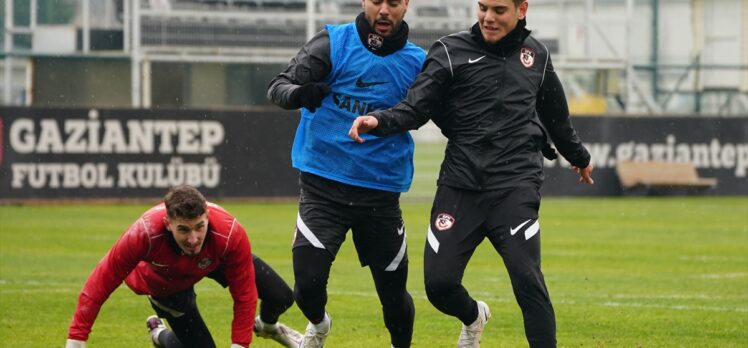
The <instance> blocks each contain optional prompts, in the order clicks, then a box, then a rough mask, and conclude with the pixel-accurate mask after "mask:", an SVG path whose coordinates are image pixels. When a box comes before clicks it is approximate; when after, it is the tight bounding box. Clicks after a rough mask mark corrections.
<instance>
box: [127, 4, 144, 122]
mask: <svg viewBox="0 0 748 348" xmlns="http://www.w3.org/2000/svg"><path fill="white" fill-rule="evenodd" d="M131 2H132V11H131V12H130V13H131V14H132V37H131V39H132V45H131V46H130V47H131V48H132V51H131V52H130V65H131V67H130V81H131V84H132V85H131V88H130V93H131V99H132V107H133V108H139V107H141V99H140V94H141V92H142V91H141V78H142V75H141V74H142V72H141V60H142V57H141V56H140V54H141V53H140V0H131Z"/></svg>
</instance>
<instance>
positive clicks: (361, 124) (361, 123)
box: [348, 115, 379, 143]
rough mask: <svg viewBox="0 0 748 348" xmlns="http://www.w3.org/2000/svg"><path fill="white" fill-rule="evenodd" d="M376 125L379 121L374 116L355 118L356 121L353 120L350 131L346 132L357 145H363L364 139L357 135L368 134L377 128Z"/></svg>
mask: <svg viewBox="0 0 748 348" xmlns="http://www.w3.org/2000/svg"><path fill="white" fill-rule="evenodd" d="M378 125H379V121H378V120H377V118H376V117H374V116H369V115H366V116H359V117H356V119H355V120H353V125H351V129H350V130H349V131H348V136H349V137H351V139H353V140H355V141H356V142H357V143H363V142H364V138H362V137H361V136H360V135H359V133H368V132H369V131H370V130H372V129H374V128H377V126H378Z"/></svg>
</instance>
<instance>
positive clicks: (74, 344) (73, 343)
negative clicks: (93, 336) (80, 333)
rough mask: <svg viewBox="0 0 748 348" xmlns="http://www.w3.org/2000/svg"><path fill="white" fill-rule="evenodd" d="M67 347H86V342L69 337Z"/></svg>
mask: <svg viewBox="0 0 748 348" xmlns="http://www.w3.org/2000/svg"><path fill="white" fill-rule="evenodd" d="M65 348H86V342H85V341H78V340H73V339H70V338H68V340H67V342H65Z"/></svg>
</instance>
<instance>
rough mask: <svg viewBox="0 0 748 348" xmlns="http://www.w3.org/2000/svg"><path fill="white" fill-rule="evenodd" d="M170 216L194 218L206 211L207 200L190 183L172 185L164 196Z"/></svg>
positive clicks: (167, 212)
mask: <svg viewBox="0 0 748 348" xmlns="http://www.w3.org/2000/svg"><path fill="white" fill-rule="evenodd" d="M164 204H165V205H166V214H167V215H168V216H169V217H170V218H172V219H173V218H183V219H194V218H196V217H198V216H201V215H203V214H204V213H205V210H206V209H207V202H206V200H205V197H204V196H203V194H202V193H200V191H198V190H197V189H196V188H194V187H192V186H188V185H183V186H177V187H172V188H171V189H170V190H169V192H167V193H166V196H165V197H164Z"/></svg>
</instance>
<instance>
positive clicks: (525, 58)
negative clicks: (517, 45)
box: [519, 47, 535, 68]
mask: <svg viewBox="0 0 748 348" xmlns="http://www.w3.org/2000/svg"><path fill="white" fill-rule="evenodd" d="M519 60H520V61H521V62H522V65H524V66H525V68H530V67H532V65H533V64H535V51H533V50H532V49H531V48H528V47H522V49H521V50H520V51H519Z"/></svg>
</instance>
